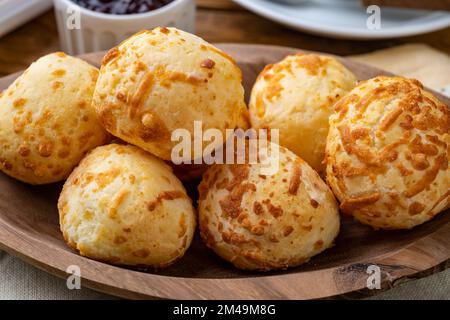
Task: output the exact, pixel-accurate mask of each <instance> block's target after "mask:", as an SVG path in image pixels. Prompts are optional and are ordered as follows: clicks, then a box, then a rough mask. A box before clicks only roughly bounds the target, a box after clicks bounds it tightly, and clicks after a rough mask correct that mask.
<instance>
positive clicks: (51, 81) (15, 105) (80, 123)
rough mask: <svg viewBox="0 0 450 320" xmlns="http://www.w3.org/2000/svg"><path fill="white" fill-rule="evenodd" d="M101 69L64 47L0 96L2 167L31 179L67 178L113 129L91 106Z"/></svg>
mask: <svg viewBox="0 0 450 320" xmlns="http://www.w3.org/2000/svg"><path fill="white" fill-rule="evenodd" d="M97 77H98V70H97V69H96V68H95V67H93V66H91V65H89V64H88V63H87V62H84V61H82V60H80V59H77V58H73V57H70V56H67V55H65V54H64V53H62V52H59V53H53V54H49V55H47V56H45V57H42V58H40V59H39V60H38V61H36V62H35V63H33V64H32V65H31V66H30V67H29V68H28V69H27V70H26V71H25V72H24V74H23V75H21V76H20V77H19V78H18V79H17V80H16V81H14V83H13V84H11V86H10V87H9V88H8V89H6V90H5V91H4V92H3V94H2V95H1V97H0V169H1V170H2V171H4V172H5V173H6V174H8V175H10V176H12V177H14V178H16V179H19V180H21V181H24V182H27V183H30V184H47V183H53V182H57V181H61V180H63V179H65V178H67V177H68V176H69V174H70V172H71V171H72V170H73V168H74V167H75V166H76V165H78V163H79V162H80V161H81V159H82V158H83V157H84V155H85V154H86V153H87V152H88V151H89V150H91V149H93V148H95V147H97V146H99V145H102V144H104V143H106V140H107V138H108V134H107V132H106V130H105V129H103V127H102V126H101V124H100V122H99V120H98V118H97V115H96V113H95V110H94V109H93V108H92V107H91V103H92V96H93V93H94V88H95V82H96V80H97Z"/></svg>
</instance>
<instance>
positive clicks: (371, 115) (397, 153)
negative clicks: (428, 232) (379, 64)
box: [327, 77, 450, 229]
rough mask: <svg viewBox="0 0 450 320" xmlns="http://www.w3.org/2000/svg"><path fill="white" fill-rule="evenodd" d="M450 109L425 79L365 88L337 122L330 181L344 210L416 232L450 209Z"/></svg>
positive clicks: (375, 82) (340, 108)
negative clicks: (440, 213) (416, 228)
mask: <svg viewBox="0 0 450 320" xmlns="http://www.w3.org/2000/svg"><path fill="white" fill-rule="evenodd" d="M449 128H450V109H449V108H448V107H447V106H446V105H444V104H443V103H442V102H440V101H439V100H438V99H436V98H435V97H434V96H433V95H432V94H431V93H429V92H427V91H425V90H424V89H423V87H422V85H421V83H419V82H418V81H417V80H408V79H404V78H400V77H377V78H375V79H371V80H368V81H365V82H362V83H361V84H359V85H358V87H356V88H355V89H354V90H353V91H351V92H350V93H349V94H348V95H347V96H346V97H344V98H343V99H342V100H341V101H340V102H339V103H338V104H336V114H335V115H333V116H332V117H331V119H330V133H329V135H328V143H327V179H328V183H329V184H330V185H331V187H332V188H333V191H334V193H335V195H336V196H337V197H338V199H339V200H340V201H341V209H342V211H343V212H345V213H347V214H350V215H353V216H354V217H355V218H356V219H358V220H359V221H361V222H363V223H365V224H368V225H371V226H372V227H374V228H377V229H378V228H381V229H409V228H412V227H414V226H417V225H419V224H421V223H424V222H425V221H428V220H430V219H431V218H433V217H434V216H435V215H436V214H438V213H439V212H441V211H443V210H444V209H446V208H448V207H449V201H450V169H449V167H448V162H449V159H450V135H449V133H450V132H449V130H450V129H449Z"/></svg>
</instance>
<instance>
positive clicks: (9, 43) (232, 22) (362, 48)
mask: <svg viewBox="0 0 450 320" xmlns="http://www.w3.org/2000/svg"><path fill="white" fill-rule="evenodd" d="M22 1H23V0H0V34H1V33H2V30H6V27H8V28H11V29H12V30H8V31H7V33H6V34H5V35H3V36H2V37H0V75H7V74H10V73H13V72H16V71H18V70H21V69H24V68H26V67H27V66H28V65H29V64H30V63H31V62H32V61H34V60H36V59H37V58H38V57H40V56H42V55H44V54H46V53H49V52H52V51H56V50H60V49H61V45H60V41H59V37H58V30H57V23H56V20H55V13H54V11H53V9H52V8H51V6H52V1H51V0H25V1H26V2H28V3H30V2H33V1H37V2H41V3H42V4H41V5H38V6H36V7H34V8H31V9H27V10H25V13H23V12H22V13H16V15H15V17H14V19H13V20H14V23H13V24H11V22H9V23H8V25H7V26H6V25H5V20H7V19H5V16H8V15H10V16H11V13H14V12H13V11H14V10H15V9H14V8H15V7H17V6H18V3H20V2H22ZM193 1H195V0H193ZM279 1H283V0H279ZM284 1H288V2H289V1H294V2H295V1H299V2H304V1H303V0H284ZM311 1H312V2H311ZM392 1H393V2H394V3H396V2H401V0H392ZM433 1H434V0H427V1H408V0H406V1H404V2H406V3H409V6H411V3H413V5H414V3H419V2H422V3H426V4H427V5H428V6H429V4H430V3H433ZM237 2H239V3H241V5H242V4H245V7H244V6H241V5H239V4H238V3H237ZM237 2H234V1H231V0H196V5H197V14H196V20H195V30H196V33H197V34H198V35H199V36H201V37H203V38H205V39H206V40H207V41H210V42H216V43H217V42H237V43H260V44H272V45H281V46H290V47H296V48H302V49H308V50H315V51H322V52H328V53H333V54H338V55H344V56H347V55H356V54H363V53H369V52H372V51H375V50H378V49H384V48H390V47H395V46H398V45H401V44H410V43H421V44H425V45H427V46H429V47H431V48H434V49H437V50H439V51H440V52H443V53H446V54H450V18H449V16H450V13H446V15H447V20H446V21H445V19H444V20H443V21H444V22H443V25H441V26H440V27H442V29H440V30H436V31H434V32H430V33H425V34H419V35H415V36H406V37H394V38H387V39H377V40H355V39H351V37H350V39H349V38H346V39H336V38H335V37H334V36H333V37H327V36H324V35H322V36H318V35H313V34H311V33H309V32H308V30H306V31H298V30H296V29H292V28H288V27H286V26H285V25H283V24H280V23H278V22H275V21H274V20H276V19H273V18H271V19H272V20H271V19H268V18H266V17H267V15H266V17H263V16H262V15H258V14H256V13H254V12H256V11H257V10H254V5H255V4H259V5H260V4H261V3H263V4H264V5H267V4H269V5H274V6H277V7H280V6H284V7H285V8H286V10H284V13H286V12H287V13H288V14H286V15H289V14H291V13H292V12H294V11H295V12H299V11H301V12H302V13H303V12H311V14H314V13H316V14H317V20H318V21H319V25H320V24H322V25H323V20H326V21H327V20H330V19H328V16H326V14H328V13H329V11H330V10H331V11H332V12H336V10H337V9H339V8H341V11H344V10H345V6H348V5H349V3H352V4H351V6H352V8H350V9H349V11H350V10H353V11H354V4H353V3H355V2H359V0H322V1H318V2H316V1H314V0H307V1H306V2H309V3H306V4H305V3H303V4H302V3H300V4H298V5H297V6H296V5H287V4H282V3H276V2H274V0H272V1H269V0H246V1H244V0H241V1H237ZM373 2H389V0H385V1H380V0H373ZM434 2H435V3H437V4H438V5H446V6H447V8H450V3H449V1H447V0H438V1H434ZM8 3H9V4H8ZM11 3H13V4H12V5H11ZM14 3H15V4H14ZM312 3H313V4H314V5H318V6H319V9H320V8H322V9H324V14H323V15H321V14H320V11H318V10H316V11H312V9H311V7H312ZM252 5H253V8H252ZM357 5H358V6H360V7H361V9H360V10H359V12H358V14H359V15H361V14H363V15H365V14H366V13H365V8H364V7H363V5H362V4H360V3H358V4H357ZM397 5H398V3H397ZM249 8H252V9H253V11H254V12H253V11H250V10H249ZM327 8H328V10H327ZM259 9H261V7H259ZM316 9H317V8H316ZM382 10H384V8H383V9H382ZM388 10H392V9H388ZM394 10H398V9H394ZM260 11H261V10H260ZM268 11H269V12H273V11H274V10H273V9H272V8H269V9H268ZM327 12H328V13H327ZM405 12H412V11H409V10H408V11H405ZM282 14H283V12H282V13H281V15H282ZM311 14H309V16H308V17H307V18H308V19H311V20H314V16H312V17H311ZM381 14H382V15H381V17H382V19H383V11H382V13H381ZM429 14H430V12H425V11H424V12H423V13H421V12H419V14H418V15H419V17H420V16H421V15H422V16H424V17H425V16H429ZM34 15H37V17H34V18H33V16H34ZM13 16H14V15H13ZM397 16H398V18H399V21H398V24H399V25H400V26H401V25H405V24H411V26H408V27H410V28H414V27H415V26H417V25H418V24H420V22H421V20H420V19H412V20H411V21H409V20H408V19H406V18H405V16H404V15H397ZM277 17H278V18H279V16H277ZM407 17H410V15H407ZM414 17H417V14H414ZM433 17H434V16H432V18H433ZM2 18H3V19H2ZM394 18H395V17H394ZM439 18H440V19H441V18H442V16H439ZM30 19H31V20H30ZM286 19H287V20H294V21H297V22H300V23H301V22H302V20H301V18H298V19H296V17H295V16H293V17H292V16H288V17H287V18H286ZM385 19H392V14H389V15H388V14H386V17H385ZM433 19H434V18H433ZM349 20H350V19H349V18H348V17H344V16H343V17H342V19H341V20H340V21H338V23H341V24H345V23H346V21H349ZM434 20H436V19H434ZM25 21H28V22H26V23H25ZM382 21H383V20H382ZM22 23H24V24H22ZM332 23H335V21H332ZM2 24H3V25H2ZM445 25H447V26H446V27H445ZM385 26H386V23H385V24H384V26H383V24H382V30H383V28H385ZM325 27H329V28H331V29H333V25H332V24H331V25H330V26H325ZM361 29H365V26H364V27H361ZM363 31H364V32H368V30H367V29H366V30H363ZM5 32H6V31H4V32H3V33H5ZM375 32H376V31H375Z"/></svg>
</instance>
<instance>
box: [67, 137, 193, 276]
mask: <svg viewBox="0 0 450 320" xmlns="http://www.w3.org/2000/svg"><path fill="white" fill-rule="evenodd" d="M58 209H59V214H60V225H61V231H62V232H63V235H64V239H65V240H66V241H67V243H68V244H69V246H70V247H72V248H74V249H76V250H78V251H79V252H80V253H81V254H82V255H84V256H87V257H89V258H93V259H96V260H100V261H105V262H108V263H111V264H117V265H130V266H143V267H144V266H145V267H146V266H150V267H154V268H163V267H166V266H169V265H171V264H173V263H174V262H175V261H176V260H178V259H180V258H181V257H182V256H183V255H184V253H185V252H186V250H187V249H188V248H189V246H190V244H191V241H192V238H193V235H194V230H195V226H196V216H195V212H194V208H193V206H192V201H191V199H190V198H189V197H188V196H187V194H186V191H185V189H184V187H183V185H182V184H181V182H180V181H179V180H178V179H177V178H176V177H175V176H174V175H173V173H172V170H171V168H170V167H169V166H168V165H166V164H165V163H164V162H163V161H162V160H160V159H158V158H156V157H154V156H153V155H151V154H149V153H147V152H145V151H143V150H141V149H139V148H137V147H134V146H130V145H117V144H111V145H108V146H104V147H99V148H97V149H95V150H93V151H92V152H91V153H90V154H89V155H88V156H87V157H86V158H85V159H83V161H82V162H81V164H80V165H79V166H78V167H77V168H76V169H75V171H74V172H73V173H72V174H71V175H70V177H69V179H68V180H67V182H66V184H65V185H64V189H63V191H62V193H61V196H60V199H59V202H58Z"/></svg>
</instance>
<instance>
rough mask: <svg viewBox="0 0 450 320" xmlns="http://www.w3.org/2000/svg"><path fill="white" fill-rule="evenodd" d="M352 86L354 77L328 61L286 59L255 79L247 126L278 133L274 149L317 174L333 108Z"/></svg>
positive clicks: (313, 56) (322, 58)
mask: <svg viewBox="0 0 450 320" xmlns="http://www.w3.org/2000/svg"><path fill="white" fill-rule="evenodd" d="M355 85H356V78H355V76H354V75H353V74H352V73H351V72H350V71H349V70H348V69H347V68H345V67H344V66H343V65H342V64H341V63H340V62H338V61H337V60H336V59H334V58H331V57H326V56H319V55H316V54H297V55H293V56H288V57H286V58H285V59H284V60H282V61H281V62H279V63H276V64H274V65H269V66H267V67H266V68H265V69H264V71H263V72H262V73H261V74H260V75H259V77H258V79H257V81H256V83H255V85H254V87H253V90H252V94H251V98H250V106H249V108H250V120H251V124H252V126H253V127H255V128H271V129H279V130H280V144H281V145H282V146H284V147H286V148H288V149H289V150H291V151H293V152H294V153H295V154H297V155H298V156H300V157H302V158H303V159H304V160H305V161H306V162H308V163H309V165H310V166H311V167H313V169H315V170H317V171H319V172H320V173H323V172H324V171H325V170H324V169H325V165H324V164H323V160H324V158H325V144H326V139H327V134H328V128H329V125H328V120H329V117H330V115H331V114H332V112H333V105H334V103H335V102H336V101H338V100H339V99H340V98H341V97H343V96H344V95H345V94H346V93H348V92H349V91H350V90H351V89H353V88H354V86H355Z"/></svg>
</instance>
